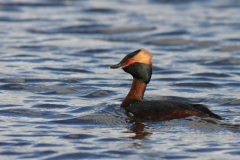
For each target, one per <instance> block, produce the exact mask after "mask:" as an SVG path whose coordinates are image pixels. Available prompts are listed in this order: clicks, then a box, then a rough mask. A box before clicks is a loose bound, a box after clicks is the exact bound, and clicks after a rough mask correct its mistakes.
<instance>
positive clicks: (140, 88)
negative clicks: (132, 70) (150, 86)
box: [121, 78, 147, 108]
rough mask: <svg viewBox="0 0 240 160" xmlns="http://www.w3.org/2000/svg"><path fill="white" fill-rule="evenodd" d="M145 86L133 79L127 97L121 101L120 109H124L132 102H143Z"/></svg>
mask: <svg viewBox="0 0 240 160" xmlns="http://www.w3.org/2000/svg"><path fill="white" fill-rule="evenodd" d="M146 86H147V84H146V83H144V82H141V81H139V80H137V79H135V78H134V79H133V82H132V87H131V89H130V91H129V93H128V95H127V97H126V98H125V99H124V100H123V102H122V104H121V107H122V108H125V107H126V106H127V105H129V104H131V103H134V102H141V101H142V100H143V95H144V92H145V89H146Z"/></svg>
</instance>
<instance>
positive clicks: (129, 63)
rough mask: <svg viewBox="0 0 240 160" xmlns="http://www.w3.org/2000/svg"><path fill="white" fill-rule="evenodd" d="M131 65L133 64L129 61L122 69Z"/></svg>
mask: <svg viewBox="0 0 240 160" xmlns="http://www.w3.org/2000/svg"><path fill="white" fill-rule="evenodd" d="M133 63H134V61H133V60H132V59H131V60H130V61H128V63H127V64H126V65H125V66H123V67H122V68H124V67H127V66H129V65H131V64H133Z"/></svg>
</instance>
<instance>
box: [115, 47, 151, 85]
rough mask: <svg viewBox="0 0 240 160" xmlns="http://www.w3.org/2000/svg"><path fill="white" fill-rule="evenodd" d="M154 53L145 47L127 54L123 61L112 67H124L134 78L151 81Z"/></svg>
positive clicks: (145, 81) (146, 81)
mask: <svg viewBox="0 0 240 160" xmlns="http://www.w3.org/2000/svg"><path fill="white" fill-rule="evenodd" d="M151 59H152V55H151V54H150V53H149V52H148V51H146V50H145V49H143V48H142V49H139V50H136V51H134V52H132V53H129V54H128V55H126V56H125V57H124V58H123V59H122V60H121V62H119V63H118V64H116V65H112V66H110V68H111V69H116V68H122V69H123V70H124V71H125V72H127V73H130V74H131V75H132V76H133V78H135V79H137V80H139V81H142V82H144V83H146V84H148V83H149V81H150V79H151V76H152V62H151Z"/></svg>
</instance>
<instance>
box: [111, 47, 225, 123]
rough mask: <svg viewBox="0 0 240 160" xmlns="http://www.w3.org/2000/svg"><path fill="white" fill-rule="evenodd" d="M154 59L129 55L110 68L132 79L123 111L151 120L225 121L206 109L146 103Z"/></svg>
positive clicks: (140, 52)
mask: <svg viewBox="0 0 240 160" xmlns="http://www.w3.org/2000/svg"><path fill="white" fill-rule="evenodd" d="M151 59H152V55H151V54H150V53H149V52H148V51H146V50H145V49H139V50H136V51H134V52H132V53H129V54H128V55H126V56H125V57H124V58H123V59H122V60H121V62H119V63H118V64H116V65H112V66H110V68H111V69H116V68H122V69H123V70H124V71H125V72H127V73H130V74H131V75H132V76H133V82H132V87H131V89H130V91H129V93H128V95H127V97H126V98H125V99H124V100H123V102H122V104H121V107H122V108H123V109H125V111H127V112H130V113H132V114H133V115H134V116H137V117H139V118H143V119H149V120H171V119H181V118H186V117H189V116H198V117H201V118H216V119H222V118H221V117H220V116H218V115H216V114H214V113H213V112H211V111H210V110H209V109H208V108H207V107H206V106H205V105H202V104H191V103H186V102H177V101H163V100H154V101H143V95H144V92H145V89H146V86H147V84H148V83H149V81H150V79H151V76H152V62H151Z"/></svg>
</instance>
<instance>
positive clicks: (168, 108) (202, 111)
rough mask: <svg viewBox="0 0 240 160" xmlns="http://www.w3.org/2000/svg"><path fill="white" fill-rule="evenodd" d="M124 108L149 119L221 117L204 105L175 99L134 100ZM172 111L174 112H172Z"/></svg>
mask: <svg viewBox="0 0 240 160" xmlns="http://www.w3.org/2000/svg"><path fill="white" fill-rule="evenodd" d="M125 110H126V111H127V112H130V113H132V114H134V115H135V116H137V117H140V118H143V119H151V120H170V119H177V118H178V117H183V116H184V117H188V116H199V117H203V118H207V117H211V118H216V119H222V118H221V117H220V116H218V115H216V114H214V113H213V112H212V111H210V110H209V109H208V107H207V106H205V105H202V104H191V103H186V102H177V101H163V100H159V101H158V100H154V101H141V102H135V103H132V104H129V105H127V106H126V107H125ZM176 111H177V112H176ZM173 112H176V113H174V114H173ZM173 116H174V117H173Z"/></svg>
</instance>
